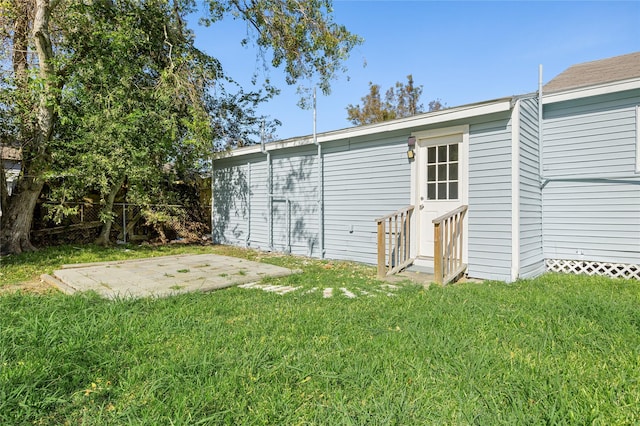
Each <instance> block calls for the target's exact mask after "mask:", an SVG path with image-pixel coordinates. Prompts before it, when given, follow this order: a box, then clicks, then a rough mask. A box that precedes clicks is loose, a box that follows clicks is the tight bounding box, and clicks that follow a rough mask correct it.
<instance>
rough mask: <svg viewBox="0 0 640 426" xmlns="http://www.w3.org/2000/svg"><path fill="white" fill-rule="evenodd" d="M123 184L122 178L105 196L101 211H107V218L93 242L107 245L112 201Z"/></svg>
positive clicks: (111, 217)
mask: <svg viewBox="0 0 640 426" xmlns="http://www.w3.org/2000/svg"><path fill="white" fill-rule="evenodd" d="M123 184H124V179H121V180H120V181H119V182H118V183H117V184H114V185H113V186H112V187H111V192H110V193H109V195H108V196H107V199H106V204H105V206H104V209H103V212H104V213H107V220H106V221H105V222H104V224H103V225H102V229H101V230H100V235H98V238H96V240H95V241H94V243H95V244H98V245H100V246H108V245H109V244H110V243H111V241H110V239H109V235H110V234H111V225H112V224H113V215H112V212H113V202H114V201H115V199H116V195H118V192H119V191H120V188H122V185H123Z"/></svg>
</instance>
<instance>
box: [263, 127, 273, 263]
mask: <svg viewBox="0 0 640 426" xmlns="http://www.w3.org/2000/svg"><path fill="white" fill-rule="evenodd" d="M260 151H261V152H262V153H263V154H266V155H267V198H268V201H267V208H268V209H269V216H268V217H269V220H268V222H269V250H270V251H273V194H272V192H271V186H272V182H271V153H270V152H269V151H267V149H266V147H265V146H264V122H263V123H262V129H261V132H260Z"/></svg>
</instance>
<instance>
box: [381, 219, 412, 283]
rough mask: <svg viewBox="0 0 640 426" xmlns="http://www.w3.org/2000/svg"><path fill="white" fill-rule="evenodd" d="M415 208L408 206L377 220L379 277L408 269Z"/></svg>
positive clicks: (410, 260)
mask: <svg viewBox="0 0 640 426" xmlns="http://www.w3.org/2000/svg"><path fill="white" fill-rule="evenodd" d="M413 210H414V206H407V207H404V208H402V209H400V210H398V211H395V212H393V213H391V214H388V215H386V216H383V217H380V218H378V219H376V220H375V221H376V223H377V224H378V277H380V278H384V277H386V276H387V275H392V274H395V273H396V272H398V271H400V270H402V269H404V268H406V267H407V266H409V265H410V264H411V263H412V262H413V258H411V257H410V256H411V216H413Z"/></svg>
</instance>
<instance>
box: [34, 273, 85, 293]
mask: <svg viewBox="0 0 640 426" xmlns="http://www.w3.org/2000/svg"><path fill="white" fill-rule="evenodd" d="M40 279H41V280H42V281H43V282H45V283H47V284H49V285H51V286H53V287H55V288H56V289H58V290H59V291H61V292H62V293H64V294H69V295H71V294H74V293H76V292H77V291H78V290H76V289H75V288H73V287H71V286H70V285H68V284H67V283H65V282H64V281H61V280H59V279H58V278H56V277H54V276H53V275H49V274H42V275H40Z"/></svg>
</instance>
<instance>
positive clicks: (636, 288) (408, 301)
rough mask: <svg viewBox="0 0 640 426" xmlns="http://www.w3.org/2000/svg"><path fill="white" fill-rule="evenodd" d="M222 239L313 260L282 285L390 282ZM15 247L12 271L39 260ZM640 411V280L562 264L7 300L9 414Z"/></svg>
mask: <svg viewBox="0 0 640 426" xmlns="http://www.w3.org/2000/svg"><path fill="white" fill-rule="evenodd" d="M163 250H167V251H164V254H169V253H170V251H169V250H168V249H163ZM180 250H187V251H188V250H194V251H195V252H200V251H201V250H204V251H209V252H210V251H211V250H212V248H181V249H180ZM214 250H217V251H218V252H220V253H223V254H236V255H239V256H242V257H244V258H248V259H253V260H259V259H261V260H264V261H268V262H271V263H275V264H279V265H283V266H289V267H296V268H300V269H302V270H303V273H301V274H297V275H292V276H289V277H285V278H279V279H275V278H274V279H271V280H269V281H270V282H273V283H274V284H282V285H296V286H301V287H303V288H313V287H319V286H326V287H342V286H347V287H349V286H358V287H360V288H371V289H372V288H375V287H376V286H378V285H379V284H380V283H379V282H378V281H376V280H375V278H374V274H375V271H374V269H373V268H370V267H365V266H362V265H354V264H349V263H343V262H327V261H311V260H308V259H301V258H295V257H287V256H267V255H264V254H260V253H258V252H251V251H244V250H238V249H231V248H215V249H214ZM121 252H122V250H118V249H112V250H105V251H103V250H102V249H97V248H88V249H87V253H84V250H82V249H81V250H79V251H77V250H75V249H72V248H59V249H53V250H51V251H50V250H47V251H45V252H43V253H41V254H39V255H33V254H29V255H26V256H25V257H27V258H29V257H30V258H31V259H34V263H35V265H32V266H30V268H32V269H30V270H31V271H32V274H34V275H35V274H37V273H40V272H43V271H46V270H48V269H49V268H52V269H55V265H56V264H57V263H56V262H61V263H75V262H77V259H79V258H81V259H84V258H85V257H86V258H90V259H91V261H95V260H97V258H99V259H100V260H105V259H106V258H110V256H138V255H139V254H140V253H138V250H137V249H136V250H135V252H136V254H133V255H132V254H131V252H127V253H126V254H123V253H121ZM161 253H162V250H161ZM145 254H146V255H149V254H150V252H149V251H147V252H146V253H145ZM38 256H42V258H39V257H38ZM45 259H51V264H48V263H47V261H46V260H45ZM4 260H5V259H3V262H4ZM10 260H11V262H13V263H8V264H3V266H2V269H3V274H4V276H3V278H4V279H6V280H7V282H13V281H11V280H12V279H13V280H16V279H20V278H19V277H23V276H24V275H25V273H24V272H23V271H20V269H21V268H19V267H17V266H14V265H18V264H21V265H26V264H27V263H28V262H27V261H24V260H22V256H16V257H15V258H13V259H10ZM10 276H13V278H10ZM638 422H640V283H639V282H637V281H624V280H610V279H605V278H591V277H578V276H565V275H554V274H549V275H545V276H543V277H540V278H538V279H535V280H526V281H519V282H517V283H514V284H510V285H507V284H504V283H499V282H486V283H484V284H461V285H453V286H448V287H438V286H432V287H430V289H428V290H425V289H423V288H422V287H419V286H413V285H405V286H403V287H402V288H401V289H400V290H398V291H397V292H395V296H393V297H386V296H384V297H383V296H378V297H358V298H355V299H346V298H338V297H333V298H330V299H323V298H322V297H320V296H319V295H318V294H314V293H312V294H306V295H305V294H303V292H302V291H296V292H292V293H288V294H286V295H276V294H273V293H268V292H263V291H256V290H253V291H250V290H244V289H240V288H230V289H227V290H223V291H217V292H214V293H209V294H186V295H180V296H175V297H170V298H166V299H142V300H127V299H122V300H117V301H107V300H103V299H100V298H98V297H97V296H96V295H94V294H83V295H76V296H72V297H70V296H64V295H62V294H59V293H48V294H45V295H35V294H30V293H24V292H18V293H15V292H12V293H6V294H3V295H1V296H0V424H27V423H29V424H87V425H93V424H96V425H97V424H220V423H222V424H331V425H333V424H354V425H357V424H456V425H457V424H607V425H609V424H634V423H638Z"/></svg>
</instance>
